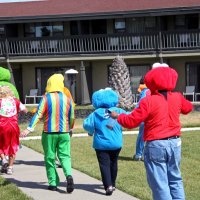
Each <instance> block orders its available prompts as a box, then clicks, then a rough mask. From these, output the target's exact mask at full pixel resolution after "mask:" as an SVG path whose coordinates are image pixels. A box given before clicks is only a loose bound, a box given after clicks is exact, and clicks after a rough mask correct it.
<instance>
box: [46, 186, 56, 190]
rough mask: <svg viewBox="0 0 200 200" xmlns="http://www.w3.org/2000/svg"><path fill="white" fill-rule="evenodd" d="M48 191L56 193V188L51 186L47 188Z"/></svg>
mask: <svg viewBox="0 0 200 200" xmlns="http://www.w3.org/2000/svg"><path fill="white" fill-rule="evenodd" d="M48 190H51V191H57V187H56V186H53V185H49V186H48Z"/></svg>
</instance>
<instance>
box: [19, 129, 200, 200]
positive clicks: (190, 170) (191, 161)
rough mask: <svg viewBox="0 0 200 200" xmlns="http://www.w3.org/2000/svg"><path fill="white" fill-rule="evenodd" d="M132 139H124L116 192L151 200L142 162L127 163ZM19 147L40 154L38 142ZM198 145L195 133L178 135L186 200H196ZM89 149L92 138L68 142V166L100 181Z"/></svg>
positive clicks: (199, 185) (198, 196)
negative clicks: (180, 141) (180, 145)
mask: <svg viewBox="0 0 200 200" xmlns="http://www.w3.org/2000/svg"><path fill="white" fill-rule="evenodd" d="M136 137H137V136H136V135H125V136H124V147H123V149H122V151H121V153H120V157H119V172H118V178H117V188H119V189H120V190H123V191H125V192H127V193H129V194H130V195H133V196H135V197H138V198H139V199H141V200H151V199H152V198H151V192H150V189H149V187H148V185H147V181H146V174H145V169H144V165H143V162H134V161H132V159H131V158H132V155H133V153H134V150H135V141H136ZM22 144H25V145H27V146H29V147H31V148H33V149H35V150H36V151H38V152H41V153H42V148H41V143H39V142H38V141H35V140H31V141H23V142H22ZM199 144H200V135H199V131H195V132H185V133H183V134H182V163H181V169H182V175H183V181H184V185H185V192H186V199H187V200H197V199H200V193H199V188H200V182H199V178H200V171H199V166H200V157H199V152H200V145H199ZM91 146H92V137H83V138H72V142H71V147H72V150H71V151H72V165H73V168H75V169H78V170H80V171H82V172H84V173H86V174H89V175H90V176H92V177H95V178H97V179H100V172H99V167H98V163H97V159H96V155H95V152H94V150H93V149H92V147H91Z"/></svg>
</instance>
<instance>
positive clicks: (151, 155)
mask: <svg viewBox="0 0 200 200" xmlns="http://www.w3.org/2000/svg"><path fill="white" fill-rule="evenodd" d="M180 161H181V139H180V138H177V139H169V140H154V141H149V142H146V145H145V149H144V164H145V168H146V173H147V181H148V184H149V186H150V188H151V190H152V193H153V199H154V200H172V199H173V200H184V199H185V193H184V188H183V181H182V178H181V172H180Z"/></svg>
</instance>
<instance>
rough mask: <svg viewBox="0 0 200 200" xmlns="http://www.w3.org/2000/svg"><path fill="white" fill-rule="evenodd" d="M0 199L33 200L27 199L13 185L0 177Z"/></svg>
mask: <svg viewBox="0 0 200 200" xmlns="http://www.w3.org/2000/svg"><path fill="white" fill-rule="evenodd" d="M0 199H1V200H33V199H32V198H30V197H27V196H26V195H25V194H24V193H23V192H22V191H21V190H20V189H18V188H17V187H16V186H15V185H14V184H13V183H10V182H9V181H7V180H6V179H4V178H2V177H1V176H0Z"/></svg>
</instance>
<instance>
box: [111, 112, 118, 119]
mask: <svg viewBox="0 0 200 200" xmlns="http://www.w3.org/2000/svg"><path fill="white" fill-rule="evenodd" d="M118 116H119V114H118V113H117V112H115V111H112V112H111V113H110V117H112V118H113V119H117V118H118Z"/></svg>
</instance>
